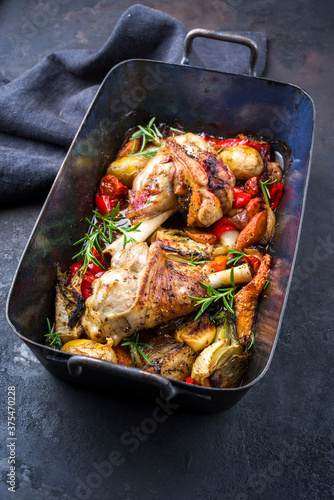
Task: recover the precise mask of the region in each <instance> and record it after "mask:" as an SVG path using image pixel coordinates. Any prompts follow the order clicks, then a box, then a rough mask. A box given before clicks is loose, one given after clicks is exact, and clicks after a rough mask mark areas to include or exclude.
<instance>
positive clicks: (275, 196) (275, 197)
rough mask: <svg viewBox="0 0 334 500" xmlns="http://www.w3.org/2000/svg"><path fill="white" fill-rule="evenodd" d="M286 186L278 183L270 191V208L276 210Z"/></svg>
mask: <svg viewBox="0 0 334 500" xmlns="http://www.w3.org/2000/svg"><path fill="white" fill-rule="evenodd" d="M283 190H284V184H282V182H277V184H274V185H273V187H272V188H271V190H270V208H271V209H272V210H275V208H276V207H277V205H278V204H279V202H280V201H281V198H282V196H283Z"/></svg>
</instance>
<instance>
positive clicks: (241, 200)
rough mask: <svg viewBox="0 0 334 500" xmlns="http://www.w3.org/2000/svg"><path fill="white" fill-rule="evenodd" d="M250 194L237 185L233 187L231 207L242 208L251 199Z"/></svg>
mask: <svg viewBox="0 0 334 500" xmlns="http://www.w3.org/2000/svg"><path fill="white" fill-rule="evenodd" d="M251 197H252V196H251V195H250V194H248V193H245V191H244V190H243V189H241V188H239V187H234V188H233V208H243V207H245V206H246V205H247V203H248V202H249V201H250V199H251Z"/></svg>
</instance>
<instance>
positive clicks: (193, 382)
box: [185, 376, 199, 385]
mask: <svg viewBox="0 0 334 500" xmlns="http://www.w3.org/2000/svg"><path fill="white" fill-rule="evenodd" d="M185 382H186V383H187V384H191V385H199V384H198V383H197V382H195V380H194V379H193V378H192V377H190V376H189V377H187V378H186V379H185Z"/></svg>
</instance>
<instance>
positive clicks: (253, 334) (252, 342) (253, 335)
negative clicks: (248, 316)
mask: <svg viewBox="0 0 334 500" xmlns="http://www.w3.org/2000/svg"><path fill="white" fill-rule="evenodd" d="M254 341H255V333H254V332H252V340H251V343H250V344H249V346H248V347H247V350H248V351H250V350H251V348H252V347H253V345H254Z"/></svg>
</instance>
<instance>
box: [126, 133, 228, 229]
mask: <svg viewBox="0 0 334 500" xmlns="http://www.w3.org/2000/svg"><path fill="white" fill-rule="evenodd" d="M195 138H196V139H195ZM180 143H181V144H180ZM200 146H202V147H200ZM204 147H205V146H203V145H202V143H201V139H200V138H199V137H197V136H194V135H193V134H186V135H185V136H179V137H177V138H173V137H169V138H168V139H167V140H166V142H165V144H164V146H163V147H162V149H161V150H160V151H159V153H158V154H157V155H156V156H155V157H154V158H152V159H151V160H150V161H149V162H148V163H147V164H146V166H145V167H143V168H142V169H141V170H140V171H139V172H138V174H137V175H136V177H135V179H134V182H133V186H132V190H131V191H130V193H129V198H130V205H129V209H128V212H127V217H128V218H129V219H133V220H134V222H136V221H138V220H139V219H140V220H142V219H143V218H152V217H155V216H156V215H158V214H161V213H164V212H166V211H167V210H174V209H176V208H177V206H178V205H181V206H182V208H183V209H185V210H186V211H187V213H188V216H187V225H188V226H191V227H203V226H208V225H210V224H213V223H214V222H216V221H217V220H219V219H220V218H221V217H222V215H223V212H227V211H228V210H230V208H231V206H232V201H233V191H232V188H233V186H234V183H235V179H234V175H233V173H232V172H231V170H230V169H229V168H228V167H227V166H226V165H225V164H224V163H223V161H222V160H221V159H220V158H219V157H218V156H217V155H215V154H213V153H212V152H211V151H210V150H208V147H207V148H206V149H203V148H204Z"/></svg>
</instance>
